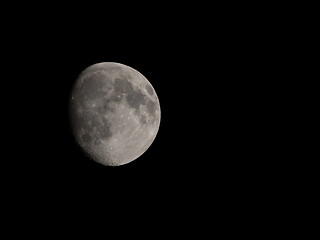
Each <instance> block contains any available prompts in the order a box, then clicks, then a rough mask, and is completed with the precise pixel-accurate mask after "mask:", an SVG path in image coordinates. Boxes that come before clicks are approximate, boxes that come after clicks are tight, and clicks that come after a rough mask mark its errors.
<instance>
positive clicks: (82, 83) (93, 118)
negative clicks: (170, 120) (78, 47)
mask: <svg viewBox="0 0 320 240" xmlns="http://www.w3.org/2000/svg"><path fill="white" fill-rule="evenodd" d="M69 106H70V108H69V113H70V115H69V116H70V122H71V126H72V131H73V135H74V137H75V140H76V141H77V143H78V144H79V145H80V147H81V148H82V149H83V150H84V152H85V153H86V154H87V155H88V156H89V157H90V158H91V159H93V160H94V161H96V162H98V163H101V164H103V165H108V166H119V165H123V164H126V163H129V162H131V161H133V160H135V159H137V158H138V157H139V156H141V155H142V154H143V153H144V152H145V151H146V150H147V149H148V148H149V147H150V145H151V144H152V142H153V140H154V139H155V137H156V135H157V132H158V129H159V124H160V115H161V114H160V105H159V100H158V97H157V94H156V92H155V90H154V89H153V87H152V85H151V84H150V82H149V81H148V80H147V79H146V78H145V77H144V76H143V75H142V74H141V73H139V72H138V71H137V70H135V69H133V68H131V67H128V66H126V65H123V64H120V63H113V62H104V63H98V64H94V65H92V66H90V67H88V68H86V69H85V70H84V71H83V72H82V73H81V74H80V75H79V77H78V79H77V80H76V82H75V84H74V86H73V88H72V92H71V96H70V105H69Z"/></svg>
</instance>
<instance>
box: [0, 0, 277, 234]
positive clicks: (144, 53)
mask: <svg viewBox="0 0 320 240" xmlns="http://www.w3.org/2000/svg"><path fill="white" fill-rule="evenodd" d="M38 7H39V6H38ZM43 7H44V8H45V9H47V11H40V12H37V14H34V15H33V16H26V17H21V16H20V15H19V18H16V19H18V20H16V21H12V22H11V25H10V26H8V25H5V27H6V28H5V33H6V34H4V37H3V38H4V39H3V40H4V41H5V43H4V44H3V45H2V48H3V49H2V50H3V53H4V55H3V56H4V57H3V58H4V59H5V60H6V65H5V66H4V68H3V69H4V70H3V71H4V72H5V74H6V76H8V77H7V78H8V79H9V80H8V81H5V84H8V85H9V86H8V87H6V88H5V89H4V90H3V91H5V92H6V93H4V94H3V96H4V97H5V100H4V101H3V103H4V111H5V112H6V114H5V115H6V116H7V117H6V118H5V120H7V121H8V124H9V125H8V126H10V127H8V128H7V129H4V132H5V133H8V135H9V136H8V139H9V140H7V141H6V142H7V143H9V144H8V146H7V147H5V148H6V149H5V151H6V152H7V154H6V157H5V158H4V160H3V161H4V163H3V164H4V165H5V164H8V167H3V168H2V169H1V170H2V171H3V176H4V180H3V183H4V184H3V185H4V188H5V190H7V191H8V194H6V196H9V197H8V205H9V206H11V205H12V204H13V205H14V206H15V209H18V210H17V213H18V215H19V216H20V215H23V216H26V215H30V214H31V215H32V214H34V215H36V216H37V217H38V219H47V218H48V216H55V217H58V219H59V221H60V222H63V223H64V222H68V224H69V220H66V219H69V217H70V221H71V222H72V223H74V222H77V220H79V221H82V219H83V218H84V219H86V220H87V221H88V219H89V222H91V223H94V224H99V223H101V221H98V220H96V219H98V218H102V219H103V221H102V223H104V222H106V225H108V224H109V223H115V222H119V224H120V225H121V224H123V222H126V223H127V222H130V223H132V222H136V221H138V220H137V218H142V219H143V220H144V221H145V222H146V223H149V224H150V226H152V225H153V221H156V220H159V219H162V218H165V222H166V224H167V225H168V228H169V229H170V228H175V227H174V226H176V222H179V223H183V224H185V225H184V226H189V224H190V225H193V224H195V225H196V222H197V221H200V222H201V223H202V224H201V225H203V227H206V224H210V221H204V218H210V217H212V216H213V215H219V216H221V217H220V218H219V219H220V220H219V221H220V222H224V221H227V219H228V216H230V214H231V215H232V216H234V217H235V221H240V219H238V218H241V216H244V214H245V213H244V211H245V209H248V208H252V206H255V205H256V204H258V205H259V203H260V200H261V199H264V200H265V199H266V198H267V197H268V196H265V195H264V193H263V192H261V191H260V190H261V189H265V190H266V191H267V190H268V189H266V188H267V187H266V184H267V181H268V180H266V179H264V178H263V177H262V176H265V174H266V171H267V170H266V169H268V167H269V165H270V164H272V162H270V161H269V162H266V159H267V158H268V146H269V145H268V146H267V147H266V145H265V140H266V139H264V140H263V141H262V140H261V135H263V134H264V132H266V131H268V126H269V125H267V124H265V121H266V119H268V118H269V116H268V115H267V114H265V113H263V112H260V111H259V109H261V108H264V106H265V104H266V103H265V102H264V101H263V99H261V96H262V95H263V94H265V89H266V88H267V87H268V84H270V81H268V83H266V82H265V80H266V79H268V73H269V72H268V69H269V68H271V67H276V66H273V65H272V64H273V62H269V60H268V57H267V56H269V55H270V54H271V55H272V53H271V51H272V44H273V41H274V39H272V38H270V36H269V35H268V34H266V31H267V30H268V29H267V27H266V24H265V22H264V21H263V19H261V21H256V20H257V18H258V16H257V15H259V14H260V11H256V12H255V13H252V14H251V15H246V14H244V13H242V12H239V11H238V10H237V6H228V7H227V8H222V9H220V8H218V7H217V8H208V6H201V7H200V6H196V7H195V6H193V5H192V6H185V5H184V7H182V8H181V7H174V6H168V7H161V6H158V7H151V10H149V11H148V10H140V11H138V10H137V11H131V10H130V7H129V6H128V7H126V9H127V11H124V10H123V9H122V8H120V9H121V10H120V9H119V8H114V7H112V6H108V7H106V8H102V7H101V9H100V7H99V6H91V7H92V9H90V10H89V9H86V7H90V6H82V7H83V8H84V9H86V10H84V9H82V10H81V9H74V8H65V7H57V8H52V6H51V7H46V6H43ZM49 9H50V11H49ZM52 9H56V11H54V10H52ZM115 9H117V10H115ZM143 9H144V8H143ZM210 9H211V10H210ZM99 10H100V11H99ZM133 13H135V14H133ZM261 29H264V31H261ZM98 62H119V63H122V64H125V65H128V66H130V67H133V68H134V69H136V70H138V71H139V72H140V73H142V74H143V75H144V76H145V77H146V78H147V79H148V80H149V81H150V83H151V84H152V85H153V87H154V89H155V90H156V93H157V95H158V98H159V100H160V107H161V123H160V129H159V132H158V134H157V137H156V139H155V140H154V142H153V144H152V145H151V147H150V148H149V149H148V150H147V151H146V152H145V153H144V154H143V155H142V156H141V157H139V158H138V159H137V160H136V161H133V162H132V163H130V164H127V165H124V166H120V167H105V166H102V165H99V164H97V163H95V162H93V161H91V160H90V159H89V158H87V157H86V156H85V155H84V154H83V152H82V151H81V150H80V149H79V148H78V147H77V145H76V143H75V142H74V140H73V137H72V135H71V131H70V130H71V129H70V127H69V122H68V105H67V103H68V99H69V94H70V90H71V86H72V84H73V83H74V81H75V80H76V78H77V76H78V74H79V73H80V72H81V71H82V70H83V69H84V68H86V67H88V66H90V65H92V64H95V63H98ZM7 65H8V66H7ZM269 121H270V122H272V121H273V119H269ZM12 125H13V127H11V126H12ZM4 126H5V127H4V128H6V126H7V125H4ZM271 146H272V144H271ZM5 166H6V165H5ZM254 214H255V213H253V215H252V216H254ZM87 216H88V217H87ZM137 216H139V217H137ZM50 218H51V217H50ZM80 219H81V220H80ZM114 219H115V220H114ZM149 220H150V222H149ZM85 222H86V221H85ZM70 224H71V223H70ZM115 225H117V224H115ZM160 232H161V231H160Z"/></svg>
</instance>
